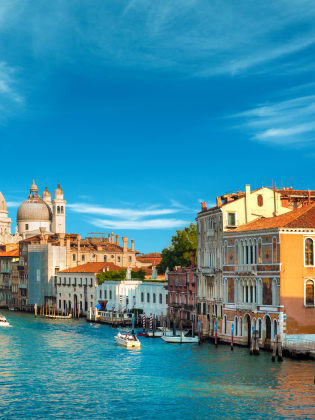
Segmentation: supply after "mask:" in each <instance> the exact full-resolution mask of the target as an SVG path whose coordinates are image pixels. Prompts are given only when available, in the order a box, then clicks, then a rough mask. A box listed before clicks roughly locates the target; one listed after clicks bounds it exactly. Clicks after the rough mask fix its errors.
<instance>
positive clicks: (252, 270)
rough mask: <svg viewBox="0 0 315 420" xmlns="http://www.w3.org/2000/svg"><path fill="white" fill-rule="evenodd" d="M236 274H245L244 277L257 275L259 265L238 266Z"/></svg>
mask: <svg viewBox="0 0 315 420" xmlns="http://www.w3.org/2000/svg"><path fill="white" fill-rule="evenodd" d="M235 273H237V274H240V275H242V274H244V275H248V274H254V275H255V274H257V265H253V264H244V265H236V266H235Z"/></svg>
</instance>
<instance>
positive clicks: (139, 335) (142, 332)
mask: <svg viewBox="0 0 315 420" xmlns="http://www.w3.org/2000/svg"><path fill="white" fill-rule="evenodd" d="M137 336H138V337H147V336H148V334H147V332H146V331H138V332H137Z"/></svg>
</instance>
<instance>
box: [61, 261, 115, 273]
mask: <svg viewBox="0 0 315 420" xmlns="http://www.w3.org/2000/svg"><path fill="white" fill-rule="evenodd" d="M119 270H123V267H118V265H116V264H114V263H110V262H89V263H86V264H82V265H78V266H76V267H72V268H67V269H66V270H61V271H59V273H101V272H103V271H119Z"/></svg>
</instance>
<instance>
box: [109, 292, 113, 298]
mask: <svg viewBox="0 0 315 420" xmlns="http://www.w3.org/2000/svg"><path fill="white" fill-rule="evenodd" d="M112 297H113V293H112V291H111V290H110V291H109V299H112Z"/></svg>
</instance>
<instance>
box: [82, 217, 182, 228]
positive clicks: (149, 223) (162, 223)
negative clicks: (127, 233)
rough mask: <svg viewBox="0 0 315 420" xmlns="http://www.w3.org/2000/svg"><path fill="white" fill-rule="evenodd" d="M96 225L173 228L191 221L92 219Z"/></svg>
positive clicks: (92, 222) (106, 226)
mask: <svg viewBox="0 0 315 420" xmlns="http://www.w3.org/2000/svg"><path fill="white" fill-rule="evenodd" d="M90 223H91V224H92V225H94V226H97V227H101V228H108V229H135V230H144V229H171V228H179V227H183V226H186V225H188V224H189V223H190V222H189V221H187V220H180V219H144V220H109V219H90Z"/></svg>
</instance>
